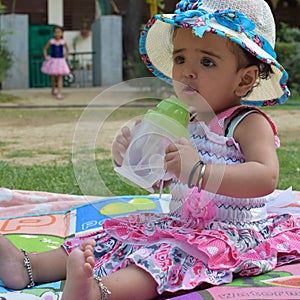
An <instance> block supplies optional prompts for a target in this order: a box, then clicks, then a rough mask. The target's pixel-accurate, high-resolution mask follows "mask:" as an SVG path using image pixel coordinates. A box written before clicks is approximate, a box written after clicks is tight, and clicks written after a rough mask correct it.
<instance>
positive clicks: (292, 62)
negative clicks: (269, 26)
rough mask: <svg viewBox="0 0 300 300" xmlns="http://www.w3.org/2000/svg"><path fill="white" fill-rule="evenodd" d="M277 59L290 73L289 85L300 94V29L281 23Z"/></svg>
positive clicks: (278, 34)
mask: <svg viewBox="0 0 300 300" xmlns="http://www.w3.org/2000/svg"><path fill="white" fill-rule="evenodd" d="M275 48H276V52H277V59H278V61H280V63H281V64H282V65H283V66H284V67H285V69H286V70H287V72H288V73H289V87H290V89H291V90H292V92H294V93H297V94H300V72H299V70H300V29H299V28H292V27H288V25H287V24H284V23H281V28H280V29H279V30H278V31H277V42H276V47H275Z"/></svg>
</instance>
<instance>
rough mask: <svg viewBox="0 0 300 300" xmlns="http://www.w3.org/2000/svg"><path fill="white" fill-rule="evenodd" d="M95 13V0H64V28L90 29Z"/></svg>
mask: <svg viewBox="0 0 300 300" xmlns="http://www.w3.org/2000/svg"><path fill="white" fill-rule="evenodd" d="M95 14H96V0H64V29H65V30H82V29H91V24H92V23H93V22H94V20H95Z"/></svg>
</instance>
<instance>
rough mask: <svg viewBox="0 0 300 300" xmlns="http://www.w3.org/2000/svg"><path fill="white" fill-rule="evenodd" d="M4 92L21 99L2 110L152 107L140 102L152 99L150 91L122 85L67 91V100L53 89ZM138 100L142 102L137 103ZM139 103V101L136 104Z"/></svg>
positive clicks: (3, 104) (3, 106)
mask: <svg viewBox="0 0 300 300" xmlns="http://www.w3.org/2000/svg"><path fill="white" fill-rule="evenodd" d="M2 93H5V94H10V95H14V96H17V97H18V99H17V100H15V101H13V102H5V103H0V108H59V107H61V108H64V107H86V106H87V105H91V106H96V107H108V106H119V105H122V104H123V105H127V106H148V105H149V104H150V105H153V103H152V104H151V101H150V103H149V101H148V102H147V101H145V100H142V101H140V99H142V98H145V97H149V94H151V92H150V90H149V89H144V90H143V89H141V88H136V87H130V86H126V85H122V86H121V87H113V88H111V87H109V88H105V87H92V88H64V89H63V93H62V94H63V97H64V98H63V100H57V99H56V98H55V97H53V96H52V95H51V94H50V88H31V89H26V90H3V91H2ZM136 99H138V100H136ZM134 100H136V101H134Z"/></svg>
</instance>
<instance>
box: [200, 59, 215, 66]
mask: <svg viewBox="0 0 300 300" xmlns="http://www.w3.org/2000/svg"><path fill="white" fill-rule="evenodd" d="M201 64H202V65H203V66H204V67H213V66H215V63H214V62H213V61H212V60H211V59H209V58H202V59H201Z"/></svg>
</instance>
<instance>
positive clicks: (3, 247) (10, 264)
mask: <svg viewBox="0 0 300 300" xmlns="http://www.w3.org/2000/svg"><path fill="white" fill-rule="evenodd" d="M0 266H1V267H0V279H1V280H2V281H3V283H4V284H5V286H6V287H8V288H10V289H14V290H18V289H23V288H24V287H26V286H27V284H28V283H29V276H28V273H27V270H26V268H25V267H24V254H23V253H22V252H21V251H20V250H19V249H18V248H17V247H15V246H14V245H13V244H12V243H11V242H10V241H9V240H8V239H7V238H6V237H5V236H4V235H2V234H0Z"/></svg>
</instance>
